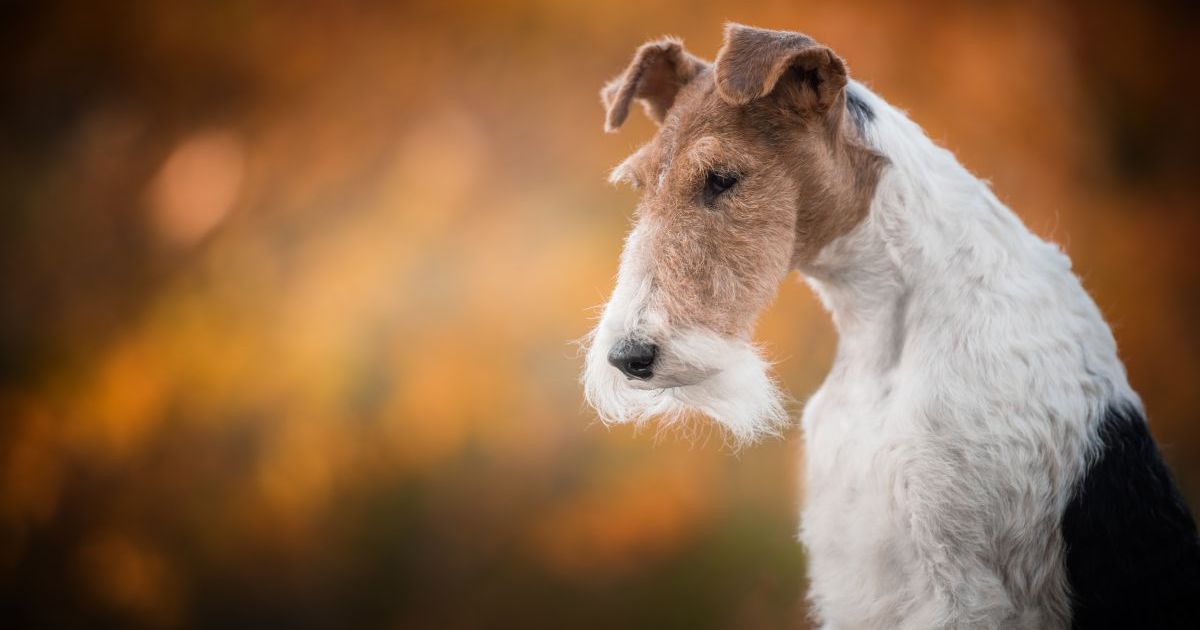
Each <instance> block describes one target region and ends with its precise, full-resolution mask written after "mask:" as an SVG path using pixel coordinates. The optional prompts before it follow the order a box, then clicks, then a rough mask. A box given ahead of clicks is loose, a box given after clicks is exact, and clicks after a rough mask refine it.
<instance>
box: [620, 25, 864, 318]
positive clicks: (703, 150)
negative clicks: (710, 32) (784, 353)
mask: <svg viewBox="0 0 1200 630" xmlns="http://www.w3.org/2000/svg"><path fill="white" fill-rule="evenodd" d="M669 44H670V46H669V47H668V48H667V49H665V52H664V51H663V49H655V48H652V47H655V46H662V45H663V43H662V42H655V43H651V44H647V45H646V46H643V47H642V48H641V49H640V50H639V51H638V55H637V57H635V59H634V63H633V64H631V66H630V68H629V70H628V71H626V73H625V74H624V75H623V76H622V77H621V78H619V79H617V80H616V81H614V82H613V83H611V84H610V85H609V86H608V87H607V88H606V89H605V102H606V104H607V105H608V107H609V112H608V119H607V120H608V125H609V127H610V128H615V127H616V126H619V125H620V124H621V122H623V120H624V118H625V113H626V112H627V111H628V107H629V101H630V100H632V99H633V98H639V99H642V100H643V101H644V102H646V103H648V106H647V111H648V112H649V113H650V114H651V116H652V117H653V118H655V119H656V120H658V121H659V122H660V123H661V126H660V129H659V131H658V133H657V134H656V135H655V137H654V139H653V140H651V142H650V143H648V144H647V145H646V146H644V147H643V148H642V149H640V150H639V151H638V152H636V153H635V154H634V155H633V156H631V157H630V158H629V159H628V160H626V162H625V163H623V164H622V165H621V166H620V167H618V169H617V171H616V172H615V173H614V176H616V177H617V178H619V179H625V180H629V181H631V182H632V183H633V184H634V185H635V186H637V187H638V188H640V189H642V190H643V196H642V199H641V202H640V203H639V205H638V209H637V215H638V220H639V225H638V229H639V230H640V231H641V233H642V236H641V237H640V238H639V239H636V240H633V241H631V242H630V245H629V246H630V247H631V248H633V249H634V251H630V252H628V254H629V255H631V256H635V257H637V258H638V259H639V260H643V261H646V263H647V268H648V270H649V271H648V273H650V274H651V282H652V284H653V287H654V290H653V293H652V295H651V300H652V302H653V303H652V304H650V307H651V308H654V307H661V311H662V312H665V313H666V314H667V316H668V318H669V320H670V322H671V324H672V325H673V326H681V327H689V326H694V327H702V328H707V329H710V330H714V331H717V332H720V333H723V334H726V335H730V336H738V337H744V336H748V335H749V332H750V329H751V327H752V325H753V320H754V318H755V316H756V315H757V314H758V312H759V311H761V310H762V309H763V308H764V307H765V306H766V305H767V303H768V302H770V300H771V299H772V298H773V297H774V295H775V292H776V290H777V287H778V284H779V282H780V280H782V279H783V277H784V276H786V274H787V272H788V271H789V270H790V269H792V268H800V269H803V268H804V266H805V264H806V263H808V262H810V261H811V260H812V259H813V257H814V256H816V254H817V253H818V252H819V251H820V250H821V249H822V248H823V247H824V246H825V245H826V244H828V243H829V242H830V241H832V240H834V239H835V238H837V237H838V236H841V235H843V234H845V233H846V232H848V231H850V230H851V229H852V228H853V227H854V226H856V225H858V224H859V223H860V222H861V221H862V220H863V219H864V218H865V217H866V214H867V209H868V205H869V203H870V200H871V198H872V196H873V194H874V189H875V183H876V181H877V179H878V175H879V171H880V168H881V167H882V164H883V163H884V160H883V158H882V157H880V156H879V155H877V154H875V153H874V152H872V151H871V150H870V149H868V148H867V147H866V146H864V145H863V144H862V143H861V142H860V140H859V138H858V131H857V129H855V127H854V126H853V125H852V124H850V123H849V122H848V117H847V116H846V103H845V93H844V87H845V84H846V72H845V66H844V64H843V63H842V61H841V60H840V59H838V58H837V56H836V55H834V54H833V53H832V52H831V51H829V49H827V48H825V47H823V46H820V45H819V44H816V43H815V42H813V41H812V40H811V39H809V38H807V37H804V36H802V35H798V34H795V33H779V32H775V31H764V30H761V29H751V28H748V27H744V26H739V25H730V26H729V27H728V28H727V31H726V44H725V46H724V48H722V50H721V52H720V54H719V55H718V58H717V63H716V66H715V68H714V67H712V66H708V65H707V64H705V63H704V62H702V61H700V60H698V59H696V58H695V57H692V56H691V55H688V54H687V53H686V51H683V49H682V47H679V44H678V42H674V41H670V42H669ZM648 47H651V48H650V50H659V52H652V53H649V54H648V53H647V52H646V51H647V50H648ZM681 59H682V60H686V61H685V62H681V61H679V60H681ZM681 66H687V67H688V68H690V70H688V71H687V72H684V73H679V72H677V71H676V70H677V69H678V68H679V67H681ZM693 70H694V72H693ZM689 74H690V76H688V75H689ZM685 76H686V79H685V78H683V77H685ZM664 77H668V80H665V79H664ZM647 78H649V79H652V80H653V81H655V87H653V88H646V87H644V86H641V85H638V81H641V80H646V79H647ZM631 81H632V82H633V83H634V84H633V85H630V82H631ZM664 104H665V106H664ZM659 113H661V117H659V116H656V114H659ZM710 171H713V172H717V173H730V174H736V175H737V176H738V181H737V183H736V184H735V185H734V186H733V187H732V188H731V189H729V190H728V191H727V192H726V193H724V194H722V195H720V196H718V197H717V198H716V199H715V200H709V202H707V203H706V199H705V196H704V194H703V191H704V186H705V180H706V177H707V174H708V173H709V172H710Z"/></svg>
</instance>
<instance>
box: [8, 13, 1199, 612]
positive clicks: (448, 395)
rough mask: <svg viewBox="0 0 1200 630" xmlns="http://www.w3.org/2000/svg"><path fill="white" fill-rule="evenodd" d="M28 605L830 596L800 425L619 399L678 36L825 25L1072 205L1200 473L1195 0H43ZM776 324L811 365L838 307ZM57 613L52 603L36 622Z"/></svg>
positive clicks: (22, 275)
mask: <svg viewBox="0 0 1200 630" xmlns="http://www.w3.org/2000/svg"><path fill="white" fill-rule="evenodd" d="M2 11H3V12H4V16H3V20H0V32H2V33H3V38H2V39H0V47H3V48H4V59H5V61H4V63H3V64H2V65H0V112H3V123H2V125H3V126H2V128H0V131H2V134H3V136H2V137H0V270H2V271H3V276H2V277H3V284H2V285H0V417H2V418H3V424H2V425H0V589H2V594H0V602H2V604H0V605H2V608H0V619H4V620H5V621H4V622H0V623H3V625H4V626H5V627H45V628H71V627H105V626H121V627H204V628H234V627H261V628H268V627H269V628H277V627H322V628H323V627H328V628H376V627H380V628H382V627H390V628H477V627H493V628H538V627H560V628H611V627H646V628H668V627H687V628H760V627H761V628H780V627H803V626H804V623H805V622H804V620H803V612H804V604H803V600H802V597H801V593H802V591H803V555H802V553H801V551H800V549H799V548H798V546H797V545H796V544H795V542H794V531H795V524H796V519H797V516H796V513H797V510H796V506H797V501H798V500H799V499H798V483H797V476H798V473H797V466H798V455H799V453H798V450H799V445H798V440H797V438H796V436H794V435H793V436H791V437H789V438H788V439H787V440H784V441H776V442H773V443H768V444H765V445H762V446H759V447H756V448H752V449H748V450H746V451H743V452H741V453H740V454H737V455H733V454H731V453H730V452H728V450H726V449H723V448H722V445H721V440H720V436H719V435H717V434H712V435H710V436H709V437H710V438H711V439H707V440H706V439H704V438H705V435H704V434H703V433H702V434H701V435H700V436H699V438H698V439H693V440H680V439H677V438H673V437H665V438H664V439H662V440H660V441H655V440H654V436H653V434H652V433H647V432H642V433H640V434H635V432H634V431H633V430H632V429H629V428H618V429H612V430H606V429H605V428H603V427H602V426H599V425H598V424H597V423H596V422H595V420H594V417H593V416H592V414H591V413H589V412H588V410H586V409H585V408H584V407H583V405H582V402H581V392H580V388H579V386H578V385H577V382H576V379H577V373H578V370H579V367H580V359H579V357H578V356H577V350H576V348H575V346H573V345H572V340H575V339H577V338H579V337H581V336H582V335H583V334H584V333H585V332H586V331H587V329H588V328H589V326H590V323H591V319H590V318H591V317H593V316H594V315H595V311H594V310H592V308H591V307H593V306H595V305H597V304H599V303H601V302H602V301H603V300H604V298H605V296H606V294H607V292H608V290H609V288H610V287H611V282H612V274H613V272H614V270H615V267H616V260H617V253H618V251H619V248H620V245H621V238H622V235H623V233H624V231H625V229H626V228H627V226H628V221H629V212H628V211H629V209H630V208H631V206H632V205H633V203H634V201H635V197H634V195H633V193H631V192H629V191H625V190H617V189H613V188H611V187H609V186H607V185H606V184H604V176H605V173H606V171H607V169H608V168H610V167H611V166H613V165H614V164H616V163H617V162H619V161H620V159H621V157H622V156H623V154H625V153H627V152H629V151H630V150H631V149H633V148H634V147H636V146H637V145H638V143H639V142H641V141H644V140H645V139H646V138H647V137H648V136H649V134H650V133H651V131H652V126H651V124H650V123H648V122H647V121H645V120H644V119H643V118H642V117H640V116H635V117H632V118H631V122H630V124H629V125H627V128H626V129H624V130H623V131H622V132H621V134H619V135H616V136H606V135H604V134H602V133H601V111H600V106H599V103H598V98H597V92H598V89H599V87H600V86H601V84H602V83H603V82H604V81H605V80H606V79H608V78H610V77H611V76H612V75H614V74H615V73H617V72H618V71H619V70H620V69H621V68H623V67H624V64H625V63H626V62H627V60H628V58H629V55H630V54H631V52H632V51H633V49H634V48H635V47H636V46H637V45H638V44H639V43H641V42H642V41H644V40H646V39H649V38H651V37H656V36H658V35H661V34H664V33H672V34H676V35H679V36H682V37H683V38H684V39H685V41H686V42H687V44H688V46H689V48H690V49H691V50H692V51H694V52H696V53H697V54H700V55H702V56H705V57H709V58H711V57H712V56H713V55H714V54H715V52H716V50H717V48H718V47H719V45H720V35H721V25H722V23H723V22H724V21H725V20H737V21H742V22H746V23H751V24H755V25H760V26H768V27H773V28H782V29H792V30H802V31H805V32H808V33H809V34H811V35H813V36H815V37H817V38H818V39H820V40H822V41H824V42H825V43H828V44H830V45H831V46H833V47H834V49H835V50H837V51H839V52H840V53H841V54H842V55H843V56H844V57H845V58H846V59H847V61H848V62H849V65H850V68H851V71H852V73H853V74H854V75H855V76H857V77H858V78H860V79H862V80H864V81H865V82H867V83H868V84H870V85H872V86H873V87H874V88H875V89H877V90H878V91H879V92H880V93H881V94H883V95H885V97H887V98H888V99H889V100H891V101H892V102H893V103H895V104H897V105H899V106H901V107H903V108H905V109H907V110H908V111H909V112H910V114H911V115H912V116H913V118H914V119H916V120H917V121H918V122H919V123H921V124H922V125H923V126H924V127H925V129H926V130H927V131H928V132H929V133H930V135H931V136H932V137H934V138H935V139H937V140H939V141H940V142H942V143H944V144H946V145H947V146H948V147H950V148H951V149H952V150H954V151H956V152H957V153H958V155H959V156H960V157H961V159H962V160H963V161H964V162H965V163H966V164H967V165H968V166H969V167H970V168H972V169H973V170H974V171H975V172H976V173H978V174H979V175H981V176H982V177H985V178H987V179H989V180H991V181H992V182H993V185H994V187H995V189H996V191H997V193H998V194H999V196H1000V197H1001V198H1002V199H1003V200H1005V201H1006V202H1008V203H1009V204H1010V205H1012V206H1013V207H1014V209H1016V210H1017V212H1018V214H1020V215H1021V216H1022V217H1023V218H1024V219H1025V220H1026V221H1027V222H1028V223H1029V224H1030V225H1031V227H1032V228H1033V229H1034V230H1035V231H1037V232H1038V233H1040V234H1042V235H1044V236H1046V237H1049V238H1052V239H1055V240H1057V241H1059V242H1060V243H1062V244H1063V245H1064V247H1065V248H1066V249H1067V250H1068V252H1069V253H1070V254H1071V255H1072V257H1073V259H1074V261H1075V266H1076V270H1077V271H1078V273H1079V274H1080V275H1081V276H1082V277H1083V279H1084V282H1085V284H1086V285H1087V287H1088V288H1089V289H1090V290H1091V291H1092V292H1093V294H1094V296H1095V297H1096V299H1097V301H1098V302H1099V304H1100V306H1101V308H1102V309H1103V310H1104V311H1105V313H1106V315H1107V316H1108V318H1109V320H1110V321H1111V322H1112V323H1113V325H1114V328H1115V332H1116V335H1117V338H1118V341H1119V343H1120V345H1121V349H1122V355H1123V357H1124V359H1125V360H1126V363H1127V366H1128V368H1129V372H1130V376H1131V379H1132V381H1133V383H1134V385H1135V387H1137V388H1138V390H1139V391H1140V392H1141V393H1142V395H1143V397H1144V398H1145V402H1146V406H1147V408H1148V411H1149V415H1150V418H1151V424H1152V428H1153V430H1154V432H1155V434H1156V435H1157V436H1158V437H1159V439H1160V440H1161V441H1162V442H1163V444H1164V449H1165V452H1166V455H1167V457H1168V459H1169V461H1170V463H1171V464H1172V466H1173V467H1174V469H1175V471H1176V474H1177V476H1178V477H1179V479H1180V482H1181V484H1182V485H1183V487H1184V489H1185V492H1186V494H1187V496H1188V497H1189V499H1190V500H1191V501H1192V502H1193V504H1197V503H1198V502H1200V427H1198V426H1197V424H1196V423H1195V421H1194V420H1195V418H1196V417H1197V411H1198V410H1200V389H1198V388H1197V383H1200V330H1198V328H1197V325H1198V323H1200V292H1198V289H1200V263H1197V257H1196V251H1195V247H1196V245H1195V243H1196V241H1197V237H1200V215H1198V214H1197V211H1196V210H1197V201H1196V200H1197V193H1198V192H1200V190H1198V189H1197V188H1198V187H1197V177H1200V169H1198V166H1200V157H1198V156H1200V152H1198V151H1197V147H1198V146H1200V117H1197V116H1196V114H1195V111H1194V109H1195V103H1197V102H1200V99H1198V98H1197V97H1198V96H1200V90H1198V89H1197V79H1200V77H1198V76H1197V72H1196V71H1195V61H1196V60H1197V59H1200V38H1198V37H1197V35H1198V33H1197V30H1196V17H1197V16H1196V12H1195V11H1194V10H1193V9H1191V8H1189V7H1188V6H1187V5H1185V4H1184V3H1181V2H1163V3H1158V4H1156V3H1129V4H1127V5H1118V4H1112V3H1107V2H1100V3H1074V4H1070V3H1068V4H1063V5H1058V6H1052V5H1051V4H1049V3H1039V2H1013V3H1008V2H968V3H957V2H953V3H952V2H946V3H941V2H926V1H920V2H909V3H885V2H874V1H865V0H858V1H853V2H837V3H832V2H828V3H827V2H766V3H762V4H759V5H757V6H746V5H745V3H721V4H718V3H713V2H699V3H697V2H677V3H662V4H658V3H646V2H627V1H624V0H614V1H609V2H603V3H585V2H562V1H553V0H521V1H518V0H501V1H499V2H464V3H441V2H396V3H384V2H381V3H363V2H337V1H309V2H302V3H269V2H247V1H244V0H219V1H210V2H190V3H178V2H151V1H148V0H134V1H125V2H116V3H98V2H83V1H76V2H46V3H4V9H2ZM759 338H760V340H761V341H762V342H764V344H766V346H767V347H768V348H769V349H770V355H771V357H772V359H774V360H776V361H778V362H779V365H778V368H777V370H778V375H779V377H780V379H781V380H782V381H783V383H784V384H785V385H786V387H787V389H788V390H789V391H790V392H792V393H793V394H794V395H795V396H796V397H797V398H799V399H803V397H804V396H805V395H807V394H808V393H809V392H811V391H812V390H813V389H815V388H816V387H817V385H818V384H819V382H820V379H821V378H822V376H823V374H824V371H825V370H826V369H827V367H828V365H829V362H830V360H831V357H832V353H833V347H834V338H833V331H832V328H831V326H830V324H829V323H828V321H827V319H826V317H825V315H824V313H822V312H821V310H820V308H819V306H818V305H817V303H816V301H815V300H814V299H813V298H812V297H811V296H810V295H809V293H808V290H807V289H806V288H805V287H803V286H802V285H801V284H800V283H795V282H791V283H788V284H787V285H786V286H784V287H783V289H782V292H781V295H780V298H779V300H778V301H777V303H776V304H775V305H774V306H773V307H772V309H771V310H770V311H769V312H768V313H767V314H766V315H765V317H764V318H763V321H762V324H761V326H760V330H759ZM12 622H15V623H16V625H10V623H12Z"/></svg>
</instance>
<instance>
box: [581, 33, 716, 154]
mask: <svg viewBox="0 0 1200 630" xmlns="http://www.w3.org/2000/svg"><path fill="white" fill-rule="evenodd" d="M707 67H708V63H706V62H705V61H704V60H702V59H699V58H697V57H694V56H692V55H691V54H690V53H688V52H687V51H686V50H684V49H683V44H682V43H681V42H680V41H679V40H677V39H673V38H669V37H668V38H663V39H660V40H656V41H652V42H647V43H645V44H642V47H641V48H638V51H637V53H636V54H634V56H633V62H632V63H630V64H629V67H628V68H627V69H626V70H625V72H624V73H622V74H621V76H619V77H617V78H616V79H613V80H612V81H610V82H609V83H608V85H605V86H604V89H603V90H601V91H600V98H601V100H603V101H604V107H605V108H606V109H607V110H608V114H607V116H606V117H605V121H604V130H605V131H608V132H610V133H611V132H613V131H616V130H617V128H619V127H620V126H621V123H624V122H625V118H626V117H628V116H629V105H630V103H631V102H632V101H633V99H635V98H636V99H638V100H639V101H641V102H642V105H644V106H645V109H646V115H648V116H649V117H650V118H651V119H653V120H654V122H657V123H661V122H662V121H663V118H666V116H667V111H668V110H670V109H671V105H673V104H674V103H675V95H676V94H678V93H679V89H680V88H681V87H683V86H684V85H687V83H688V82H689V81H691V80H692V79H693V78H695V77H696V75H697V74H700V72H701V71H703V70H704V69H705V68H707Z"/></svg>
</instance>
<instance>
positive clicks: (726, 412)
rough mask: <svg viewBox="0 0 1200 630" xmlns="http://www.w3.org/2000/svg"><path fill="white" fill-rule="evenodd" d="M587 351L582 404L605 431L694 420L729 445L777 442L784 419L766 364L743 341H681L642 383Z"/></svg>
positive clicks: (703, 337)
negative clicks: (711, 424) (707, 423)
mask: <svg viewBox="0 0 1200 630" xmlns="http://www.w3.org/2000/svg"><path fill="white" fill-rule="evenodd" d="M601 336H603V335H597V339H596V340H595V342H594V343H593V345H592V346H591V347H590V348H589V349H588V356H587V364H586V367H585V370H584V378H583V382H584V389H585V391H586V395H587V400H588V403H589V404H590V405H591V406H592V407H593V408H595V409H596V412H597V413H598V414H599V415H600V418H601V420H603V421H604V422H605V423H609V424H619V423H628V422H633V423H638V424H642V423H646V422H649V421H651V420H653V419H658V420H659V422H661V423H663V424H666V425H670V424H674V423H677V422H679V421H681V420H682V419H684V418H685V417H686V416H688V415H689V414H690V413H691V412H699V413H701V414H704V415H706V416H708V417H709V418H711V419H712V420H714V421H715V422H716V423H717V424H718V425H719V426H720V427H722V428H724V429H725V430H726V432H727V433H728V434H729V437H730V438H731V439H732V440H733V441H734V442H736V443H738V444H739V445H740V444H746V443H750V442H754V441H756V440H759V439H761V438H764V437H768V436H776V435H779V434H780V432H781V430H782V429H783V427H784V426H786V424H787V421H788V418H787V412H786V411H785V410H784V405H783V397H782V395H781V394H780V391H779V388H778V387H777V386H776V385H775V383H774V381H773V380H772V379H771V377H770V376H769V375H768V373H767V367H768V365H767V363H766V361H764V360H763V359H762V357H761V356H759V354H758V352H757V351H756V350H755V348H754V347H753V346H752V345H750V344H749V343H748V342H746V341H742V340H735V339H728V338H725V337H721V336H717V335H711V334H705V333H689V334H686V335H681V336H679V337H673V338H671V339H670V340H669V341H668V342H667V343H665V344H663V348H664V352H663V354H662V356H661V357H660V359H659V361H658V362H657V363H656V367H655V375H654V377H653V378H651V379H649V380H644V381H639V380H635V379H628V378H626V377H625V375H623V374H621V373H620V372H619V371H618V370H617V369H616V368H614V367H612V366H611V365H609V364H608V362H607V359H606V354H605V348H607V347H608V346H607V345H605V344H602V343H600V341H601V340H600V339H599V337H601Z"/></svg>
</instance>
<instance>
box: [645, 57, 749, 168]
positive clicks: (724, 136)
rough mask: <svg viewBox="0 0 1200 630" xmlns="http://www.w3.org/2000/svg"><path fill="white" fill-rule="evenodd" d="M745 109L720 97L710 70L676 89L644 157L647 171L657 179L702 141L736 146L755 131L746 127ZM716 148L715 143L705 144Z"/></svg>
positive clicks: (747, 125) (747, 118)
mask: <svg viewBox="0 0 1200 630" xmlns="http://www.w3.org/2000/svg"><path fill="white" fill-rule="evenodd" d="M746 109H747V107H746V106H738V105H731V104H730V103H728V102H726V101H725V100H724V99H722V98H721V97H720V94H719V93H718V92H717V89H716V82H715V81H714V78H713V72H712V70H711V69H709V70H705V71H704V72H702V73H701V74H700V75H698V76H697V77H696V78H695V79H693V80H692V81H691V82H689V83H688V84H687V85H686V86H684V87H683V88H681V89H680V91H679V94H678V95H677V96H676V98H675V102H674V104H673V106H672V107H671V110H670V111H669V112H668V114H667V116H666V118H665V119H664V120H663V123H662V126H661V127H660V128H659V130H658V132H657V133H656V134H655V136H654V138H653V139H652V140H651V142H650V147H649V148H650V150H649V151H647V152H646V156H647V157H648V158H649V159H650V160H651V161H652V163H653V164H652V166H651V170H652V171H654V172H655V173H656V174H657V175H659V176H661V175H662V174H663V173H664V172H666V171H668V170H670V169H671V167H672V166H673V165H674V164H676V162H677V160H678V158H679V157H680V156H681V155H684V154H686V153H688V152H689V150H690V149H691V148H693V147H694V146H695V145H696V144H698V143H704V141H705V140H712V139H720V140H721V142H720V143H719V146H736V145H737V144H738V141H739V140H750V139H751V138H753V137H755V136H756V135H757V132H758V130H757V129H755V128H754V127H753V125H750V124H748V123H749V122H750V121H752V119H753V117H751V116H747V112H746ZM709 144H716V143H709Z"/></svg>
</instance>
